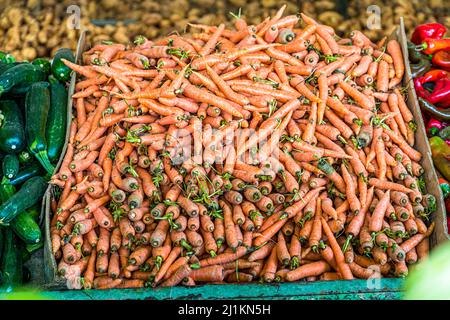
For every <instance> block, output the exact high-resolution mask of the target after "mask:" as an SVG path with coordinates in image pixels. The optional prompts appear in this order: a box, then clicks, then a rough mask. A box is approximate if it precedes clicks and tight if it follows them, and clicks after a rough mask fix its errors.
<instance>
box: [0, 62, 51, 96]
mask: <svg viewBox="0 0 450 320" xmlns="http://www.w3.org/2000/svg"><path fill="white" fill-rule="evenodd" d="M45 78H46V74H45V73H44V72H42V71H41V70H40V69H39V67H37V66H35V65H32V64H31V63H21V64H18V65H15V66H14V67H12V68H10V69H8V70H7V71H5V72H4V73H2V74H1V75H0V96H1V95H3V94H5V93H7V92H10V91H11V92H12V93H25V92H27V91H28V89H29V88H30V86H31V85H32V84H33V83H35V82H37V81H42V80H44V79H45ZM13 89H15V90H13Z"/></svg>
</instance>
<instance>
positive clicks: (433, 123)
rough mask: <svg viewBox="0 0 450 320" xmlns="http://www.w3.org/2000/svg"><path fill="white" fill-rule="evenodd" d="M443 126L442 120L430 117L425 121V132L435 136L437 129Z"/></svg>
mask: <svg viewBox="0 0 450 320" xmlns="http://www.w3.org/2000/svg"><path fill="white" fill-rule="evenodd" d="M442 128H443V125H442V122H440V121H439V120H436V119H434V118H430V120H428V123H427V128H426V129H427V133H428V134H429V135H430V136H436V135H438V133H439V131H441V129H442Z"/></svg>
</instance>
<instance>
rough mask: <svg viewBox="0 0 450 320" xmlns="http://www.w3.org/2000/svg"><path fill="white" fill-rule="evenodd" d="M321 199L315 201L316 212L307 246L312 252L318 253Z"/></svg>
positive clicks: (320, 228)
mask: <svg viewBox="0 0 450 320" xmlns="http://www.w3.org/2000/svg"><path fill="white" fill-rule="evenodd" d="M321 218H322V199H321V198H320V197H318V198H317V200H316V212H315V214H314V220H313V225H312V229H311V233H310V235H309V246H310V248H311V250H312V251H313V252H316V253H317V252H319V241H320V239H321V238H322V221H321Z"/></svg>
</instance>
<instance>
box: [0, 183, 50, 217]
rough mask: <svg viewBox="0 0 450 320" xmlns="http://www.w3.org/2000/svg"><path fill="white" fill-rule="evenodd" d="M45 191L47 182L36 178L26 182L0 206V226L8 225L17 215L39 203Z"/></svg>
mask: <svg viewBox="0 0 450 320" xmlns="http://www.w3.org/2000/svg"><path fill="white" fill-rule="evenodd" d="M46 189H47V182H46V181H45V179H44V178H43V177H40V176H37V177H33V178H30V179H29V180H28V181H26V182H25V183H24V184H23V185H22V187H21V188H20V190H19V191H17V192H16V193H15V194H14V195H12V196H11V197H10V198H9V199H8V200H7V201H6V202H4V203H2V205H1V206H0V225H8V224H9V223H11V221H12V220H14V218H15V217H17V215H18V214H20V213H21V212H23V211H25V210H26V209H28V208H30V207H32V206H33V205H35V204H36V203H38V202H39V201H41V199H42V196H43V195H44V193H45V190H46Z"/></svg>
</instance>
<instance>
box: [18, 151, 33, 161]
mask: <svg viewBox="0 0 450 320" xmlns="http://www.w3.org/2000/svg"><path fill="white" fill-rule="evenodd" d="M17 157H18V158H19V162H20V163H21V164H27V163H32V162H33V159H34V157H33V156H32V155H31V153H29V152H28V150H22V151H20V153H19V154H18V155H17Z"/></svg>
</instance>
